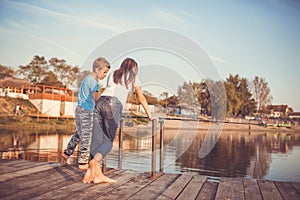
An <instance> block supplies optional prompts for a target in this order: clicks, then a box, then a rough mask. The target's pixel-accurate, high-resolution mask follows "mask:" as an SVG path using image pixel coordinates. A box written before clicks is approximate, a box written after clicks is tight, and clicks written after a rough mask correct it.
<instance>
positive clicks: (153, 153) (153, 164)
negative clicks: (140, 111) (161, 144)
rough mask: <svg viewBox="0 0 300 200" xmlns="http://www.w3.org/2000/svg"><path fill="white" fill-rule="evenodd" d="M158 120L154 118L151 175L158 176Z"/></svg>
mask: <svg viewBox="0 0 300 200" xmlns="http://www.w3.org/2000/svg"><path fill="white" fill-rule="evenodd" d="M156 122H157V120H156V119H154V120H152V167H151V177H152V178H154V177H155V176H156V137H155V136H156V134H155V132H156Z"/></svg>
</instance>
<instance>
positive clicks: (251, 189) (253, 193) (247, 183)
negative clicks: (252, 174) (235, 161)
mask: <svg viewBox="0 0 300 200" xmlns="http://www.w3.org/2000/svg"><path fill="white" fill-rule="evenodd" d="M243 183H244V190H245V199H246V200H253V199H255V200H260V199H261V200H262V199H263V198H262V196H261V193H260V190H259V186H258V184H257V182H256V180H255V179H249V178H244V179H243Z"/></svg>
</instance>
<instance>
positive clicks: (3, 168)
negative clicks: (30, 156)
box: [0, 160, 49, 175]
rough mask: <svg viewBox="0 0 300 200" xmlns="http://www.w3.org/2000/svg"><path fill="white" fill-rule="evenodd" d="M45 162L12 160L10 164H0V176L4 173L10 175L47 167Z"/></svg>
mask: <svg viewBox="0 0 300 200" xmlns="http://www.w3.org/2000/svg"><path fill="white" fill-rule="evenodd" d="M47 164H49V163H47V162H32V161H28V160H12V161H11V162H1V163H0V175H1V174H5V173H11V172H15V171H19V170H23V169H28V168H31V167H36V166H41V165H47Z"/></svg>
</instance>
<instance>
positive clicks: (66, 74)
mask: <svg viewBox="0 0 300 200" xmlns="http://www.w3.org/2000/svg"><path fill="white" fill-rule="evenodd" d="M49 63H50V66H51V67H52V68H53V69H54V71H55V73H56V76H57V77H58V79H59V81H60V82H61V83H63V85H64V86H65V87H67V88H69V87H70V86H71V85H73V84H74V82H75V81H76V79H77V77H78V76H79V72H80V70H79V68H78V66H75V67H72V66H71V65H68V64H67V63H66V61H65V60H64V59H58V58H51V59H50V60H49Z"/></svg>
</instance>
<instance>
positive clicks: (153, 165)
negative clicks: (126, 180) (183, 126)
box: [118, 116, 199, 178]
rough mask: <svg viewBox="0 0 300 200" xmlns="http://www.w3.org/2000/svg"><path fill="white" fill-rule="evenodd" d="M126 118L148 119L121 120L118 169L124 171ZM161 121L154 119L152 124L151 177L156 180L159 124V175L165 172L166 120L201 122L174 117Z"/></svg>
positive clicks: (141, 117) (162, 118)
mask: <svg viewBox="0 0 300 200" xmlns="http://www.w3.org/2000/svg"><path fill="white" fill-rule="evenodd" d="M126 118H132V119H146V118H147V117H143V116H134V117H132V116H123V117H122V119H121V120H120V128H119V151H118V168H119V169H122V159H123V157H122V153H123V128H124V125H123V121H124V119H126ZM158 119H159V120H158V121H157V119H153V120H152V124H151V128H152V129H151V130H152V131H151V137H152V160H151V177H152V178H155V177H156V176H157V174H156V131H157V123H159V124H160V126H159V137H160V138H159V144H160V145H159V150H160V152H159V174H162V173H163V170H164V167H163V166H164V153H163V152H164V130H163V124H164V120H181V121H199V119H187V118H172V117H159V118H158Z"/></svg>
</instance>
